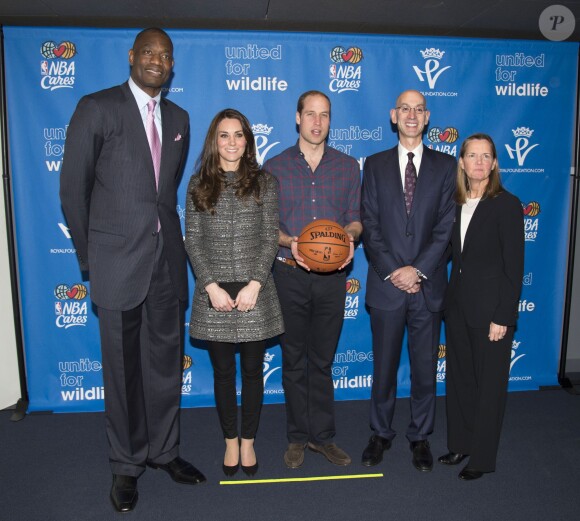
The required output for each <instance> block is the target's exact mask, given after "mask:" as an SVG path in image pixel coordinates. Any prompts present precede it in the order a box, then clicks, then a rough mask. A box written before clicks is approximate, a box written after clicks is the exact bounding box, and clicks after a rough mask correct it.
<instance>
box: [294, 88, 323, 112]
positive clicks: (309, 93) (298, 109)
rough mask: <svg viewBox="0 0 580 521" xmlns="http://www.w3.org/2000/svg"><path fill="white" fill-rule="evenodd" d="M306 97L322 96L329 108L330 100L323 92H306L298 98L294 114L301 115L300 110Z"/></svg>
mask: <svg viewBox="0 0 580 521" xmlns="http://www.w3.org/2000/svg"><path fill="white" fill-rule="evenodd" d="M308 96H322V97H323V98H326V101H328V107H329V108H330V107H331V103H330V98H329V97H328V96H327V95H326V94H324V92H320V91H319V90H308V91H306V92H304V93H303V94H301V95H300V97H299V98H298V103H297V105H296V112H298V114H302V110H303V109H304V100H305V99H306V98H307V97H308Z"/></svg>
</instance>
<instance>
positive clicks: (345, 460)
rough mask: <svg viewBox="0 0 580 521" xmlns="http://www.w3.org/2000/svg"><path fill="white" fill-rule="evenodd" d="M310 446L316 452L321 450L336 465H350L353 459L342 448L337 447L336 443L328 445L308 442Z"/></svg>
mask: <svg viewBox="0 0 580 521" xmlns="http://www.w3.org/2000/svg"><path fill="white" fill-rule="evenodd" d="M308 448H309V449H310V450H311V451H314V452H320V454H322V455H323V456H324V457H325V458H326V459H327V460H328V461H330V463H334V464H335V465H342V466H344V465H348V464H350V462H351V461H352V460H351V459H350V456H349V455H348V454H347V453H346V452H344V451H343V450H342V449H341V448H339V447H337V445H336V443H328V444H326V445H315V444H314V443H311V442H308Z"/></svg>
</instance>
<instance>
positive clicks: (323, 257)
mask: <svg viewBox="0 0 580 521" xmlns="http://www.w3.org/2000/svg"><path fill="white" fill-rule="evenodd" d="M298 253H299V254H300V256H301V257H302V258H303V259H304V264H306V265H307V266H308V267H309V268H310V269H311V270H312V271H315V272H318V273H327V272H329V271H335V270H337V269H338V268H340V267H341V266H342V265H343V264H344V261H345V260H346V258H347V257H348V254H349V253H350V238H349V236H348V235H347V233H346V232H345V231H344V228H343V227H342V226H340V224H338V223H335V222H334V221H329V220H327V219H319V220H317V221H312V222H311V223H310V224H307V225H306V226H305V227H304V228H303V229H302V231H301V232H300V235H299V236H298Z"/></svg>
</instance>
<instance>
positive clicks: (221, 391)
mask: <svg viewBox="0 0 580 521" xmlns="http://www.w3.org/2000/svg"><path fill="white" fill-rule="evenodd" d="M207 344H208V346H209V356H210V359H211V363H212V366H213V386H214V395H215V402H216V407H217V412H218V416H219V419H220V424H221V427H222V431H223V433H224V438H228V439H231V438H237V437H238V404H237V399H236V344H233V343H230V342H208V343H207ZM239 346H240V365H241V369H242V438H246V439H252V438H255V437H256V432H257V430H258V424H259V423H260V411H261V410H262V401H263V398H264V377H263V367H264V365H263V364H264V351H265V349H266V341H265V340H260V341H258V342H243V343H240V344H239Z"/></svg>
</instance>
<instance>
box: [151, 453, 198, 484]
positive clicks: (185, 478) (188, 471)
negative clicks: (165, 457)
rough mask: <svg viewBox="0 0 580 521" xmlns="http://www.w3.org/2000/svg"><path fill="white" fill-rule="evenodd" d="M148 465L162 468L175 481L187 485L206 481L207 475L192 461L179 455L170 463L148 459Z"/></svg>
mask: <svg viewBox="0 0 580 521" xmlns="http://www.w3.org/2000/svg"><path fill="white" fill-rule="evenodd" d="M147 465H148V466H149V467H151V468H152V469H161V470H164V471H165V472H167V473H168V474H169V475H170V476H171V479H172V480H173V481H177V483H184V484H185V485H197V484H198V483H203V482H204V481H205V476H204V475H203V474H202V473H201V472H200V471H199V470H197V469H196V468H195V467H194V466H193V465H192V464H191V463H188V462H187V461H185V460H183V459H181V458H180V457H179V456H178V457H177V458H175V459H172V460H171V461H170V462H169V463H154V462H152V461H148V462H147Z"/></svg>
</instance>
